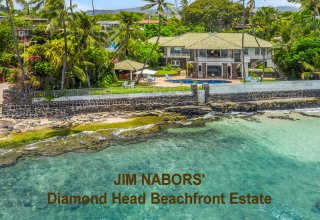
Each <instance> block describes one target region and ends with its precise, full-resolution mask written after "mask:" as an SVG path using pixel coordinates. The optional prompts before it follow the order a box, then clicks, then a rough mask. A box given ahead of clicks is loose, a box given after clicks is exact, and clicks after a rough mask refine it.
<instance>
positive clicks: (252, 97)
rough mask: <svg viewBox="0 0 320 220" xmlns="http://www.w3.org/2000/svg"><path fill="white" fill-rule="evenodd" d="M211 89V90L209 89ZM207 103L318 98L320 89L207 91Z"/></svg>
mask: <svg viewBox="0 0 320 220" xmlns="http://www.w3.org/2000/svg"><path fill="white" fill-rule="evenodd" d="M208 89H209V88H208ZM206 94H207V96H208V97H207V98H206V101H207V102H218V101H231V102H244V101H258V100H272V99H291V98H310V97H314V98H318V97H320V89H314V90H293V91H272V92H248V93H220V94H219V93H214V94H212V93H209V92H208V91H206Z"/></svg>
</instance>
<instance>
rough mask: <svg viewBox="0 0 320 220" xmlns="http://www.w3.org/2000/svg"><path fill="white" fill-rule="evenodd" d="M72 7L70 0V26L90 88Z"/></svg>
mask: <svg viewBox="0 0 320 220" xmlns="http://www.w3.org/2000/svg"><path fill="white" fill-rule="evenodd" d="M73 7H74V5H73V3H72V0H70V11H71V18H72V27H73V32H74V37H75V41H76V44H77V45H78V47H79V49H80V56H81V59H82V65H83V67H84V70H85V76H86V82H87V86H88V88H90V87H91V82H90V76H89V73H88V68H87V67H86V65H85V58H84V54H83V49H82V47H81V46H80V44H79V39H78V31H77V27H76V24H75V15H74V13H73ZM77 70H78V72H80V70H81V69H80V70H79V68H78V69H77ZM80 87H81V85H80Z"/></svg>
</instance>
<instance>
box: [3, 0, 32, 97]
mask: <svg viewBox="0 0 320 220" xmlns="http://www.w3.org/2000/svg"><path fill="white" fill-rule="evenodd" d="M5 1H6V9H7V14H8V20H9V24H10V29H11V34H12V39H13V44H14V52H15V54H16V56H17V58H18V62H19V66H20V69H21V74H22V80H23V88H24V92H25V93H27V92H28V89H27V86H26V84H25V83H26V78H27V76H26V73H25V71H24V66H23V61H22V58H21V56H20V52H19V48H18V42H17V38H16V34H15V31H14V27H13V21H12V16H11V14H12V12H13V11H14V2H13V1H12V0H5ZM16 3H17V4H19V5H22V6H24V5H26V4H27V3H26V1H24V0H16Z"/></svg>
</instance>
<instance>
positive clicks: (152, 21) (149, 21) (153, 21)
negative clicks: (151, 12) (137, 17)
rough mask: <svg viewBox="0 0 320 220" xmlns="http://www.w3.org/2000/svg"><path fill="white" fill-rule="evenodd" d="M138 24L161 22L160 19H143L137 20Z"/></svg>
mask: <svg viewBox="0 0 320 220" xmlns="http://www.w3.org/2000/svg"><path fill="white" fill-rule="evenodd" d="M137 24H139V25H142V26H144V25H145V24H159V20H149V19H146V20H142V21H137Z"/></svg>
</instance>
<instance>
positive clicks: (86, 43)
mask: <svg viewBox="0 0 320 220" xmlns="http://www.w3.org/2000/svg"><path fill="white" fill-rule="evenodd" d="M74 16H75V22H74V26H75V27H76V28H77V30H76V31H75V34H76V35H77V37H76V41H77V44H78V46H79V49H80V56H81V59H82V63H83V66H84V68H85V72H86V77H87V83H88V87H90V86H91V85H90V75H89V74H88V70H87V66H88V65H89V66H92V64H91V63H89V62H88V61H87V59H86V58H85V56H84V52H85V51H86V50H87V49H88V48H89V47H90V46H92V45H98V46H99V47H104V45H106V44H107V43H108V42H107V39H108V35H107V33H106V32H101V27H100V25H98V24H97V23H96V20H95V19H93V18H92V17H90V16H88V15H87V14H86V13H85V12H76V13H74Z"/></svg>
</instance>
